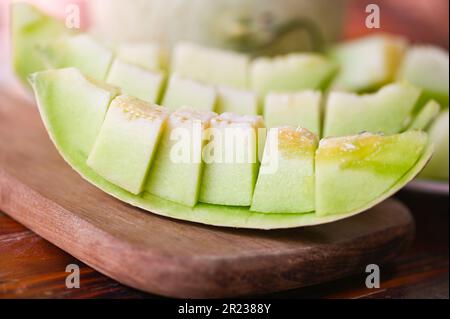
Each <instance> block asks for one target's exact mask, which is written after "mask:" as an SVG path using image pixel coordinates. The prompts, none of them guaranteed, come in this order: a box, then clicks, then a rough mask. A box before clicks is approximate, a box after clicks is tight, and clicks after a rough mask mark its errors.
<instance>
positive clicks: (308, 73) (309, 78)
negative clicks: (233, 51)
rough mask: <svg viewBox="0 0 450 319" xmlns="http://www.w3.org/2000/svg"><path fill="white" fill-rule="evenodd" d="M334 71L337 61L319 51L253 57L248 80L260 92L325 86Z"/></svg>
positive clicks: (299, 89) (261, 94) (335, 70)
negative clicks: (317, 52)
mask: <svg viewBox="0 0 450 319" xmlns="http://www.w3.org/2000/svg"><path fill="white" fill-rule="evenodd" d="M336 72H337V67H336V65H335V64H334V63H332V62H331V61H329V60H328V59H326V58H325V57H323V56H321V55H318V54H309V53H292V54H289V55H286V56H279V57H275V58H257V59H255V60H254V61H253V62H252V64H251V68H250V83H251V87H252V89H253V90H255V91H256V92H257V93H258V94H259V95H260V96H265V95H266V94H267V93H269V92H293V91H301V90H305V89H324V88H325V87H326V86H327V85H328V84H329V83H330V81H331V79H332V78H333V77H334V75H335V74H336Z"/></svg>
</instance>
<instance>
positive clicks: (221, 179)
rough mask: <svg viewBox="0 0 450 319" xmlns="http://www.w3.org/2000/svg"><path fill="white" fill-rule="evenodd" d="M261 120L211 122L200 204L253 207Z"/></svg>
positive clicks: (232, 116)
mask: <svg viewBox="0 0 450 319" xmlns="http://www.w3.org/2000/svg"><path fill="white" fill-rule="evenodd" d="M263 126H264V124H263V121H262V118H261V117H260V116H254V115H237V114H233V113H223V114H221V115H220V116H218V117H215V118H213V119H212V120H211V128H212V129H210V130H208V132H210V133H211V135H210V136H207V137H206V138H207V140H208V141H209V142H208V143H207V144H206V146H205V148H204V152H203V159H204V160H205V165H204V171H203V178H202V183H201V187H200V196H199V201H201V202H203V203H210V204H221V205H233V206H250V204H251V201H252V196H253V188H254V186H255V182H256V177H257V175H258V167H259V161H258V128H261V127H263Z"/></svg>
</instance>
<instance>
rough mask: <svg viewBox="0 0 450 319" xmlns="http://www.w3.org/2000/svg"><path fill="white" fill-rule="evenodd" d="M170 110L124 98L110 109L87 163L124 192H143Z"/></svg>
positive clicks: (118, 100) (127, 97)
mask: <svg viewBox="0 0 450 319" xmlns="http://www.w3.org/2000/svg"><path fill="white" fill-rule="evenodd" d="M166 118H167V111H166V110H165V109H163V108H161V107H158V106H156V105H152V104H150V103H147V102H144V101H142V100H139V99H136V98H132V97H129V96H125V95H121V96H118V97H116V98H115V99H114V100H113V101H112V102H111V105H110V107H109V110H108V112H107V114H106V117H105V121H104V122H103V125H102V128H101V130H100V133H99V135H98V137H97V139H96V141H95V144H94V147H93V149H92V151H91V153H90V154H89V157H88V159H87V164H88V166H89V167H91V168H92V169H93V170H94V171H95V172H97V173H98V174H99V175H100V176H102V177H103V178H105V179H106V180H108V181H110V182H111V183H113V184H115V185H117V186H119V187H122V188H123V189H125V190H127V191H129V192H131V193H133V194H139V193H141V192H142V190H143V186H144V182H145V178H146V176H147V172H148V169H149V167H150V163H151V161H152V157H153V154H154V152H155V150H156V147H157V144H158V141H159V137H160V133H161V131H162V128H163V126H164V124H165V121H166Z"/></svg>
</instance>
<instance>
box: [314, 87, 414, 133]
mask: <svg viewBox="0 0 450 319" xmlns="http://www.w3.org/2000/svg"><path fill="white" fill-rule="evenodd" d="M419 97H420V90H419V89H417V88H415V87H413V86H411V85H408V84H402V83H396V84H389V85H386V86H384V87H383V88H382V89H380V90H379V91H378V92H376V93H373V94H363V95H357V94H353V93H346V92H331V93H330V95H329V96H328V99H327V105H326V111H325V121H324V132H323V135H324V136H326V137H329V136H345V135H352V134H358V133H361V132H364V131H366V132H371V133H380V132H381V133H385V134H395V133H398V132H401V131H402V130H403V129H405V128H406V127H407V126H408V125H409V123H410V121H411V117H412V114H413V111H414V108H415V105H416V103H417V101H418V99H419Z"/></svg>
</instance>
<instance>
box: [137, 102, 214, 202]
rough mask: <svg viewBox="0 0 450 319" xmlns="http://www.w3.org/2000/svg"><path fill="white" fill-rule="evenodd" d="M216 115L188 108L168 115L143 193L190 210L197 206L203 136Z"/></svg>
mask: <svg viewBox="0 0 450 319" xmlns="http://www.w3.org/2000/svg"><path fill="white" fill-rule="evenodd" d="M215 115H216V114H215V113H213V112H202V111H195V110H193V109H189V108H182V109H179V110H177V111H175V112H173V113H172V114H171V115H170V117H169V120H168V124H167V128H166V129H165V131H164V133H163V135H162V138H161V142H160V144H159V146H158V151H157V153H156V156H155V159H154V163H153V165H152V169H151V170H150V173H149V176H148V180H147V184H146V187H145V190H146V191H148V192H150V193H152V194H154V195H157V196H159V197H162V198H165V199H168V200H171V201H174V202H177V203H180V204H184V205H187V206H190V207H192V206H194V205H195V204H196V203H197V200H198V193H199V187H200V181H201V173H202V147H203V134H204V130H205V128H207V127H208V126H209V122H210V120H211V118H212V117H214V116H215Z"/></svg>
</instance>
